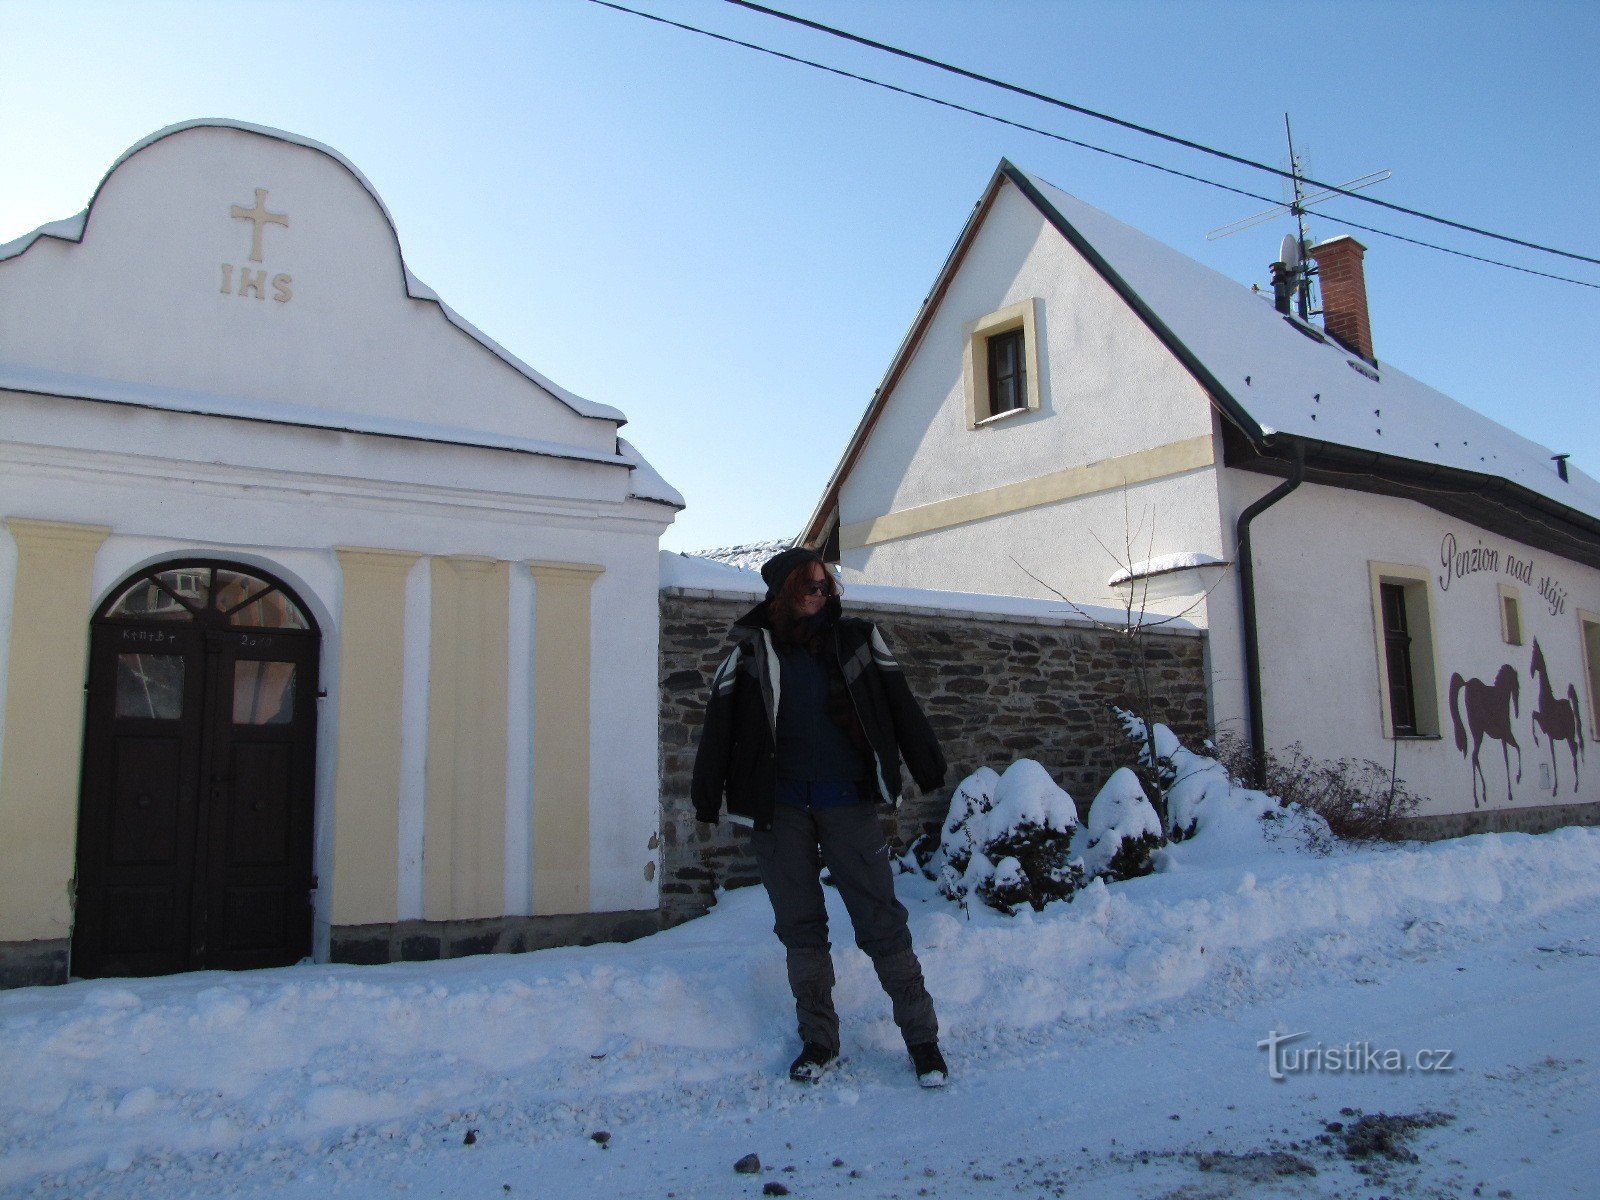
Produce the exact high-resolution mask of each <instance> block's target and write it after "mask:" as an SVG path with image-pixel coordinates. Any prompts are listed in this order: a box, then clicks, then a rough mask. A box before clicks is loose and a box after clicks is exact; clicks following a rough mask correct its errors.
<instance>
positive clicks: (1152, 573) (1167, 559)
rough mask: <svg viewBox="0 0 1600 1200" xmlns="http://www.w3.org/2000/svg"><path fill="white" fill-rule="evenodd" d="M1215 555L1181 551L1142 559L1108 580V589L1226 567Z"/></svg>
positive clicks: (1196, 551) (1199, 551) (1197, 551)
mask: <svg viewBox="0 0 1600 1200" xmlns="http://www.w3.org/2000/svg"><path fill="white" fill-rule="evenodd" d="M1227 565H1228V564H1227V563H1225V562H1223V560H1222V559H1220V558H1218V557H1217V556H1216V555H1215V554H1207V553H1205V552H1204V551H1203V550H1179V551H1177V552H1176V553H1173V554H1158V555H1156V556H1155V557H1154V558H1146V559H1142V560H1140V561H1139V562H1136V563H1134V564H1133V565H1132V566H1129V567H1123V568H1122V569H1121V570H1120V571H1117V572H1116V573H1115V574H1113V575H1112V576H1111V578H1109V579H1107V580H1106V586H1107V587H1116V586H1117V585H1118V584H1121V583H1127V582H1129V581H1130V580H1133V579H1153V578H1155V577H1156V576H1157V575H1171V574H1173V573H1175V572H1177V571H1195V570H1198V569H1200V568H1201V567H1225V566H1227Z"/></svg>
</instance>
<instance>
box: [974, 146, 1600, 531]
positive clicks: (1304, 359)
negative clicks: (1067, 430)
mask: <svg viewBox="0 0 1600 1200" xmlns="http://www.w3.org/2000/svg"><path fill="white" fill-rule="evenodd" d="M1007 165H1008V166H1009V164H1007ZM1004 169H1005V168H1004V167H1003V168H1002V170H1004ZM1011 170H1012V171H1013V172H1015V174H1016V175H1018V176H1021V177H1022V178H1023V179H1025V180H1026V181H1027V182H1028V183H1029V184H1031V185H1032V186H1033V188H1034V189H1035V190H1036V191H1037V194H1038V196H1039V197H1040V198H1042V200H1043V201H1044V203H1045V204H1046V205H1047V206H1048V207H1049V208H1050V209H1053V210H1054V212H1055V214H1056V215H1057V216H1058V217H1059V218H1060V219H1061V221H1063V222H1065V223H1066V224H1067V225H1069V226H1070V227H1071V228H1072V229H1073V230H1075V231H1076V232H1077V233H1078V234H1079V235H1081V237H1082V238H1083V239H1084V241H1086V242H1087V243H1088V244H1089V246H1090V247H1092V249H1093V250H1094V251H1095V252H1096V253H1097V254H1098V255H1099V256H1100V257H1101V258H1102V259H1103V260H1104V263H1105V265H1106V266H1108V267H1109V268H1110V269H1111V270H1112V271H1114V272H1115V273H1116V274H1117V275H1118V276H1120V277H1121V279H1122V280H1123V281H1124V282H1125V283H1126V285H1127V287H1128V288H1129V289H1131V291H1132V292H1133V293H1134V294H1135V295H1137V297H1138V298H1139V299H1140V300H1142V301H1143V302H1144V303H1145V304H1146V305H1148V306H1149V308H1150V309H1151V310H1152V311H1153V313H1154V314H1155V315H1156V317H1157V318H1158V319H1159V320H1160V321H1161V322H1162V323H1163V324H1165V325H1166V326H1167V328H1168V329H1170V330H1171V332H1172V333H1173V334H1174V335H1175V336H1176V337H1177V338H1178V340H1179V341H1180V342H1181V343H1182V344H1183V345H1184V346H1186V347H1187V348H1188V349H1189V350H1190V351H1191V352H1192V353H1193V355H1194V356H1195V358H1197V359H1198V360H1199V361H1200V363H1202V364H1203V365H1204V366H1205V367H1206V368H1207V369H1208V370H1209V371H1210V372H1211V374H1212V375H1213V376H1214V377H1215V379H1216V381H1217V382H1218V383H1220V384H1221V385H1222V386H1223V388H1225V389H1226V390H1227V393H1228V396H1229V397H1231V398H1232V399H1233V400H1234V401H1235V402H1236V403H1237V404H1238V405H1239V407H1240V408H1242V409H1243V410H1244V411H1245V412H1246V413H1248V414H1249V416H1250V417H1252V418H1253V419H1254V420H1255V422H1256V423H1257V424H1258V425H1259V426H1260V428H1261V430H1262V432H1263V433H1265V434H1269V435H1270V434H1275V433H1276V434H1288V435H1291V436H1293V437H1297V438H1305V439H1308V440H1311V441H1317V442H1332V443H1336V444H1338V445H1342V446H1350V447H1354V448H1356V449H1360V450H1369V451H1373V452H1375V453H1378V454H1383V455H1388V456H1392V457H1395V458H1404V459H1410V460H1413V461H1415V462H1422V463H1431V464H1436V465H1439V466H1445V467H1452V468H1455V469H1457V470H1462V471H1471V472H1475V473H1477V474H1481V475H1495V476H1499V477H1501V478H1503V479H1507V480H1510V481H1511V482H1513V483H1516V484H1520V485H1521V486H1522V487H1525V488H1527V489H1528V490H1529V491H1532V492H1537V493H1538V494H1540V495H1542V496H1545V497H1547V498H1548V499H1551V500H1554V501H1556V502H1557V503H1558V504H1563V505H1566V506H1568V507H1570V508H1575V509H1578V510H1579V511H1581V512H1584V513H1587V514H1588V515H1590V516H1592V517H1600V483H1597V482H1596V481H1595V480H1594V479H1592V478H1590V477H1589V476H1588V475H1585V474H1584V473H1583V472H1581V471H1578V470H1576V469H1573V468H1569V470H1568V474H1569V476H1570V478H1569V480H1567V481H1565V482H1564V481H1563V480H1562V479H1561V477H1560V476H1559V475H1558V474H1557V472H1556V466H1555V463H1554V462H1552V461H1551V451H1550V450H1549V449H1548V448H1546V447H1544V446H1541V445H1539V444H1538V443H1536V442H1533V441H1530V440H1529V439H1528V438H1525V437H1522V436H1521V435H1520V434H1517V433H1513V432H1512V431H1511V430H1509V429H1507V428H1506V427H1505V426H1504V425H1501V424H1499V423H1497V422H1495V421H1492V420H1490V419H1489V418H1488V417H1486V416H1484V415H1483V414H1482V413H1479V412H1475V411H1474V410H1473V409H1470V408H1468V407H1467V406H1466V405H1464V404H1462V403H1460V402H1459V401H1456V400H1452V399H1451V398H1450V397H1449V396H1446V395H1445V394H1444V393H1442V392H1439V391H1436V390H1434V389H1433V388H1431V387H1429V386H1428V385H1427V384H1425V383H1422V382H1420V381H1418V380H1416V379H1413V378H1411V377H1410V376H1409V375H1407V374H1405V373H1404V372H1402V371H1399V370H1396V369H1395V368H1394V367H1392V366H1390V365H1389V364H1388V363H1386V362H1379V363H1378V365H1377V368H1376V369H1375V370H1374V369H1373V368H1372V367H1371V366H1369V365H1368V364H1367V363H1365V362H1363V361H1362V360H1361V359H1359V358H1358V357H1357V356H1355V355H1354V354H1351V353H1350V352H1349V351H1347V350H1345V349H1344V348H1343V347H1342V346H1340V345H1339V344H1338V343H1337V342H1336V341H1334V340H1333V339H1332V338H1330V337H1327V336H1326V335H1325V334H1324V333H1323V332H1322V331H1321V330H1320V329H1317V328H1316V327H1314V326H1310V325H1305V324H1303V323H1301V322H1299V321H1298V320H1295V319H1293V318H1288V317H1285V316H1283V315H1282V314H1280V313H1279V312H1278V311H1277V309H1276V308H1274V307H1273V304H1272V301H1271V299H1270V298H1269V297H1267V296H1265V295H1263V294H1258V293H1256V292H1253V291H1251V289H1249V288H1248V287H1245V286H1244V285H1243V284H1240V283H1238V282H1236V281H1234V280H1232V279H1229V278H1228V277H1227V276H1226V275H1222V274H1220V273H1218V272H1216V271H1213V270H1212V269H1211V268H1210V267H1207V266H1203V265H1202V264H1200V263H1198V262H1196V261H1195V260H1194V259H1192V258H1190V257H1189V256H1188V255H1186V254H1183V253H1182V252H1181V251H1178V250H1175V249H1173V248H1172V247H1171V246H1168V245H1166V244H1164V243H1162V242H1160V241H1158V240H1156V239H1155V238H1153V237H1151V236H1150V235H1149V234H1147V233H1142V232H1140V231H1139V230H1137V229H1135V228H1133V227H1132V226H1130V225H1125V224H1123V223H1122V222H1121V221H1118V220H1116V219H1115V218H1113V217H1110V216H1108V215H1106V214H1105V213H1103V212H1101V211H1100V210H1099V209H1097V208H1095V207H1094V206H1093V205H1090V204H1086V203H1084V202H1083V201H1082V200H1079V199H1078V198H1077V197H1076V196H1073V195H1071V194H1069V193H1067V192H1064V191H1062V190H1061V189H1060V188H1058V187H1056V186H1055V185H1053V184H1051V183H1047V182H1046V181H1045V180H1043V179H1040V178H1039V177H1038V176H1036V175H1032V174H1030V173H1028V172H1025V171H1020V170H1018V169H1017V168H1014V167H1013V168H1011ZM1046 215H1049V214H1048V213H1047V214H1046ZM1373 376H1376V378H1373Z"/></svg>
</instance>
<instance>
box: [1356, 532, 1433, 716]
mask: <svg viewBox="0 0 1600 1200" xmlns="http://www.w3.org/2000/svg"><path fill="white" fill-rule="evenodd" d="M1368 570H1369V572H1370V577H1371V583H1372V615H1373V626H1374V633H1375V634H1376V635H1377V652H1378V663H1377V666H1378V683H1379V708H1380V711H1381V714H1382V729H1383V736H1384V737H1393V738H1409V737H1423V738H1431V737H1438V736H1439V684H1438V671H1437V669H1436V665H1435V664H1436V663H1437V662H1438V654H1437V652H1436V649H1435V647H1434V635H1433V628H1434V625H1433V609H1432V599H1431V597H1430V593H1429V587H1430V581H1429V575H1428V572H1427V570H1426V569H1424V568H1422V567H1415V566H1411V565H1409V564H1399V563H1378V562H1374V563H1369V564H1368Z"/></svg>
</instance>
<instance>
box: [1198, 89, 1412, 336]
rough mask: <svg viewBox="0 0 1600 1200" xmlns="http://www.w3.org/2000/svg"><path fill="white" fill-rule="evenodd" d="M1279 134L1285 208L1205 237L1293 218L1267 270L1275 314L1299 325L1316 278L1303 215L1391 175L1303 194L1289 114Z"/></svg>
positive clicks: (1374, 175) (1379, 173)
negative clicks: (1283, 143) (1293, 316)
mask: <svg viewBox="0 0 1600 1200" xmlns="http://www.w3.org/2000/svg"><path fill="white" fill-rule="evenodd" d="M1283 133H1284V137H1286V138H1287V139H1288V142H1289V180H1290V184H1291V188H1292V191H1291V199H1290V200H1289V202H1288V203H1287V204H1279V205H1277V206H1275V207H1273V208H1269V209H1268V210H1267V211H1266V212H1261V213H1257V214H1256V215H1255V216H1253V217H1245V218H1244V219H1243V220H1239V221H1234V222H1232V223H1230V224H1227V225H1223V226H1220V227H1219V228H1217V229H1213V230H1212V231H1211V232H1210V233H1208V234H1206V240H1207V241H1216V240H1217V239H1218V238H1225V237H1229V236H1231V235H1233V234H1235V233H1240V232H1243V231H1244V230H1246V229H1253V228H1254V227H1255V226H1257V225H1261V224H1264V223H1265V222H1267V221H1271V220H1275V219H1276V218H1278V217H1281V216H1282V215H1283V214H1284V213H1290V214H1292V215H1293V216H1294V226H1295V231H1294V233H1292V234H1285V235H1284V239H1283V246H1282V249H1281V250H1280V251H1279V261H1277V262H1275V263H1273V264H1272V266H1271V270H1272V291H1273V303H1274V305H1275V306H1276V308H1277V309H1278V311H1279V312H1281V313H1284V314H1285V315H1287V314H1288V313H1289V312H1290V310H1291V309H1293V310H1294V311H1295V312H1297V313H1298V314H1299V317H1300V319H1301V320H1302V321H1305V322H1308V323H1309V322H1310V320H1311V316H1312V313H1313V311H1314V310H1313V309H1312V307H1311V279H1312V276H1314V275H1316V273H1317V268H1316V264H1315V263H1314V262H1313V260H1312V258H1311V244H1310V238H1309V237H1308V236H1307V233H1306V213H1307V211H1308V210H1309V209H1310V208H1311V206H1312V205H1313V204H1320V203H1322V202H1323V201H1324V200H1328V199H1331V198H1332V197H1334V196H1337V195H1339V194H1341V193H1343V192H1350V191H1355V190H1356V189H1358V188H1365V187H1371V186H1372V185H1373V184H1375V183H1382V182H1383V181H1384V180H1385V179H1388V178H1389V176H1390V174H1391V172H1389V171H1374V172H1372V174H1370V175H1362V176H1361V177H1360V178H1358V179H1352V180H1351V181H1350V182H1349V183H1346V184H1344V185H1342V186H1340V187H1337V188H1325V189H1323V190H1321V191H1317V192H1313V193H1311V194H1310V195H1307V194H1306V190H1305V176H1304V174H1303V173H1302V172H1301V169H1300V156H1299V155H1298V154H1297V153H1295V148H1294V129H1293V128H1292V127H1291V126H1290V124H1289V114H1288V113H1284V114H1283Z"/></svg>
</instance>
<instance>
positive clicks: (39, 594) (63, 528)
mask: <svg viewBox="0 0 1600 1200" xmlns="http://www.w3.org/2000/svg"><path fill="white" fill-rule="evenodd" d="M6 528H7V529H9V530H10V531H11V536H12V537H13V538H14V539H16V543H17V581H16V588H15V590H14V592H13V596H12V606H11V649H10V657H9V658H8V659H7V662H8V667H7V679H6V727H5V741H4V744H3V745H0V855H3V858H0V941H7V942H10V941H36V940H41V939H46V938H64V937H67V936H69V935H70V934H71V932H72V907H71V900H70V897H69V894H68V893H69V887H70V883H71V880H72V876H73V864H74V861H75V857H76V852H77V847H76V841H77V831H78V781H79V772H80V768H81V766H82V761H83V759H82V754H83V682H84V673H85V667H86V665H87V659H88V652H89V618H90V616H91V615H92V614H91V613H90V611H89V605H90V601H91V599H92V595H93V591H92V589H93V579H94V556H95V553H96V552H97V551H98V550H99V549H100V546H101V544H102V543H103V542H104V541H105V540H106V537H107V535H109V534H110V532H111V531H110V530H109V529H105V528H103V527H101V526H98V525H66V524H62V523H60V522H56V521H28V520H23V519H21V518H19V517H9V518H7V520H6Z"/></svg>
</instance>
